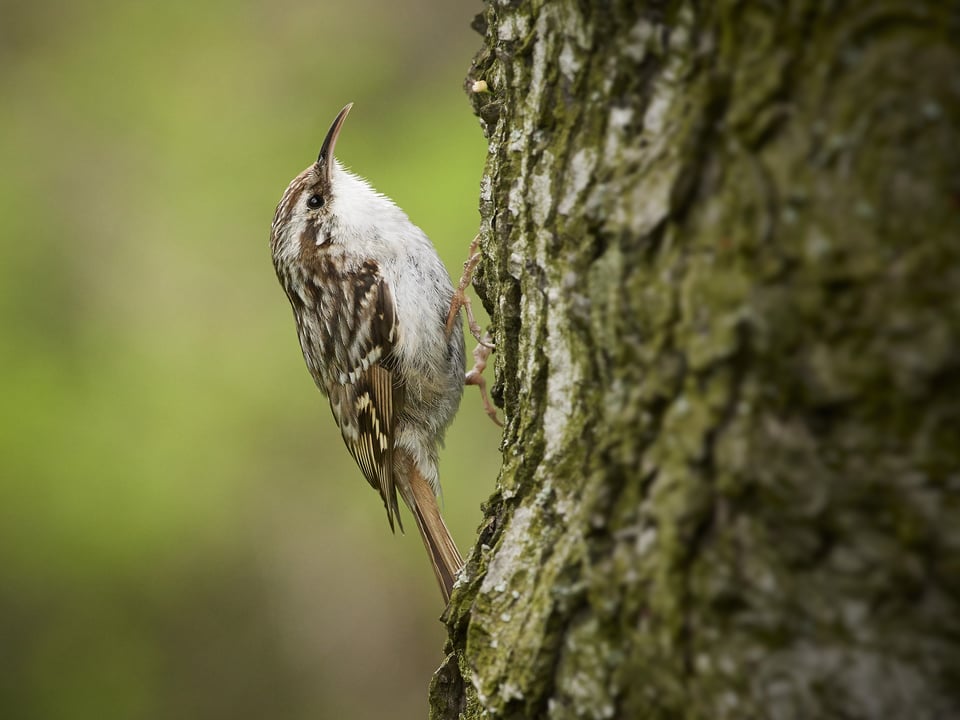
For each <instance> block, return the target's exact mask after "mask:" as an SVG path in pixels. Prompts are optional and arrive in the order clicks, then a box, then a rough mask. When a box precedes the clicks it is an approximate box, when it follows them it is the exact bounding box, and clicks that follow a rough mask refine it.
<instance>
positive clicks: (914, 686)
mask: <svg viewBox="0 0 960 720" xmlns="http://www.w3.org/2000/svg"><path fill="white" fill-rule="evenodd" d="M958 15H960V13H958V10H957V3H954V2H940V1H934V0H928V1H926V2H919V1H917V0H904V1H903V2H885V1H883V0H878V1H877V2H870V3H837V2H822V0H794V1H793V2H783V3H758V2H718V3H705V2H692V1H677V2H668V1H665V0H664V1H661V2H654V1H653V0H647V1H646V2H644V1H634V0H629V1H628V0H621V1H620V2H608V3H583V2H573V0H556V1H554V2H543V1H541V2H536V1H530V2H497V3H490V4H489V5H488V7H487V8H486V11H485V13H484V15H483V16H482V18H481V20H482V22H479V25H480V26H481V27H480V29H482V30H483V31H484V32H485V43H484V47H483V49H482V50H481V52H480V53H479V55H478V56H477V58H476V61H475V65H474V67H473V68H472V70H471V74H470V77H469V78H468V82H473V81H475V80H483V81H485V82H486V84H487V87H488V89H487V91H486V92H480V93H475V94H474V95H473V102H474V107H475V110H476V112H477V114H478V116H479V117H480V118H481V120H482V122H483V125H484V128H485V132H486V134H487V136H488V139H489V143H490V154H489V159H488V164H487V167H486V171H485V175H484V180H483V185H482V197H481V213H482V223H483V226H482V234H483V244H482V247H483V253H484V259H483V262H482V264H481V269H480V270H481V275H480V278H479V282H478V286H479V290H480V294H481V297H482V298H483V300H484V302H485V304H486V305H487V308H488V310H489V311H490V312H491V316H492V318H493V327H494V331H495V334H496V344H497V351H496V355H495V359H496V362H495V370H496V379H497V387H496V388H495V390H496V395H497V397H498V399H499V400H500V402H502V404H503V407H504V409H505V417H506V429H505V434H504V440H503V452H504V465H503V471H502V474H501V477H500V482H499V489H498V491H497V493H496V495H495V496H494V497H493V498H492V499H491V501H490V503H489V505H488V507H487V508H486V520H485V523H484V525H483V526H482V528H481V536H480V541H479V543H478V545H477V547H476V548H474V550H473V552H472V553H471V555H470V557H469V561H468V566H467V569H466V571H465V573H464V579H463V580H462V582H461V584H460V586H459V587H458V590H457V592H456V593H455V595H454V598H453V601H452V604H451V606H450V608H449V610H448V613H447V615H446V620H447V622H448V625H449V630H450V648H449V649H450V655H449V657H448V658H447V661H446V662H445V663H444V666H443V667H442V668H441V670H440V671H439V672H438V674H437V676H436V678H435V680H434V684H433V687H432V690H431V703H432V710H431V717H433V718H444V719H447V718H449V719H451V720H452V719H454V718H458V717H460V718H480V717H497V718H539V717H545V718H556V719H560V718H674V717H689V718H752V717H772V718H813V717H844V718H873V717H877V718H879V717H883V718H899V717H910V718H943V717H948V716H954V717H955V716H958V715H960V512H958V510H960V508H958V504H960V503H958V491H960V81H958V78H960V50H958V46H957V44H956V38H957V37H960V17H958Z"/></svg>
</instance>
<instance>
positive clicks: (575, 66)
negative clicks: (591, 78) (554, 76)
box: [560, 43, 582, 82]
mask: <svg viewBox="0 0 960 720" xmlns="http://www.w3.org/2000/svg"><path fill="white" fill-rule="evenodd" d="M581 65H582V64H581V62H580V61H579V60H578V59H577V56H576V53H574V52H573V47H572V46H571V45H570V43H564V44H563V48H562V49H561V50H560V72H561V73H563V76H564V77H565V78H567V80H569V81H570V82H573V81H574V80H575V79H576V77H577V73H578V72H579V71H580V67H581Z"/></svg>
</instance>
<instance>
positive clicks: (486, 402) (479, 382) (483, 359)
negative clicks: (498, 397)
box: [464, 333, 503, 427]
mask: <svg viewBox="0 0 960 720" xmlns="http://www.w3.org/2000/svg"><path fill="white" fill-rule="evenodd" d="M490 339H491V338H490V334H489V333H487V334H485V335H484V336H483V339H480V338H478V340H480V344H479V345H477V347H476V348H475V349H474V351H473V367H472V368H471V369H470V372H468V373H467V375H466V377H465V378H464V385H476V386H477V387H478V388H480V399H481V400H482V401H483V411H484V412H485V413H487V415H489V416H490V419H491V420H493V421H494V422H495V423H496V424H497V425H499V426H500V427H503V423H502V422H500V419H499V418H498V417H497V409H496V408H495V407H494V406H493V405H492V404H490V398H489V397H488V396H487V381H486V380H485V379H484V378H483V371H484V370H485V369H486V367H487V358H489V357H490V353H491V352H493V346H492V345H490V344H489V340H490ZM484 341H487V342H484Z"/></svg>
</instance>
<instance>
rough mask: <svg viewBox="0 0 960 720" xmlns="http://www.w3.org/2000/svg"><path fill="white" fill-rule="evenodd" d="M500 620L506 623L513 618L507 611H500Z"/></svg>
mask: <svg viewBox="0 0 960 720" xmlns="http://www.w3.org/2000/svg"><path fill="white" fill-rule="evenodd" d="M500 620H501V621H502V622H505V623H508V622H510V621H511V620H513V615H511V614H510V613H508V612H505V613H500Z"/></svg>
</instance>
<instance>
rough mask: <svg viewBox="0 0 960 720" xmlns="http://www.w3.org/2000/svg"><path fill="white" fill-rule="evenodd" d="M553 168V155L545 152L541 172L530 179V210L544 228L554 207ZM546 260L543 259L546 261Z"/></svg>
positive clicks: (538, 225) (534, 218)
mask: <svg viewBox="0 0 960 720" xmlns="http://www.w3.org/2000/svg"><path fill="white" fill-rule="evenodd" d="M552 166H553V154H552V153H550V152H544V153H543V158H542V160H541V161H540V172H539V173H534V175H533V177H531V178H530V209H531V214H532V215H533V221H534V222H535V223H536V224H537V227H543V226H544V224H545V223H546V221H547V215H549V213H550V209H551V208H552V207H553V195H552V193H551V190H550V185H551V181H550V170H549V168H551V167H552ZM545 259H546V258H542V260H545Z"/></svg>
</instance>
